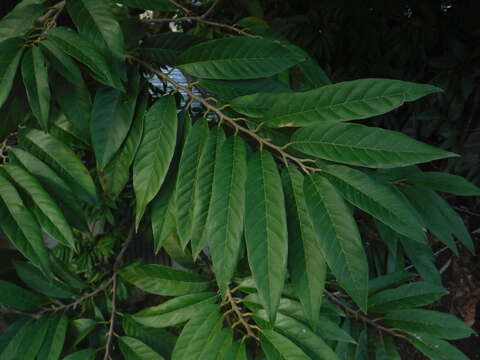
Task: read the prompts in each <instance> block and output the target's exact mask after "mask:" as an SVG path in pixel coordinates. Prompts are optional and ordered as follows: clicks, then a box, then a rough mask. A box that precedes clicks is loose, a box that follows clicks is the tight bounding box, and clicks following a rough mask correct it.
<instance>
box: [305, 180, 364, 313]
mask: <svg viewBox="0 0 480 360" xmlns="http://www.w3.org/2000/svg"><path fill="white" fill-rule="evenodd" d="M304 191H305V198H306V202H307V206H308V210H309V213H310V217H311V219H312V222H313V225H314V227H315V230H316V231H317V234H318V236H319V239H320V247H321V248H322V250H323V254H324V257H325V260H326V261H327V264H328V266H329V267H330V269H331V270H332V272H333V274H334V275H335V277H336V279H337V281H338V282H339V284H340V286H342V287H343V288H344V289H345V291H346V292H347V293H348V294H349V295H350V296H351V297H352V298H353V299H354V300H355V302H356V303H357V304H358V306H360V308H361V309H363V310H366V308H367V294H368V262H367V257H366V255H365V251H364V249H363V246H362V241H361V239H360V234H359V232H358V228H357V224H356V223H355V220H354V219H353V216H352V214H351V212H350V209H349V208H348V207H347V206H346V204H345V203H344V202H343V199H342V198H341V197H340V195H339V194H338V193H337V191H336V190H335V188H334V187H333V185H332V184H330V183H329V182H328V180H327V179H325V178H323V177H321V176H319V175H311V176H309V177H307V178H306V179H305V189H304Z"/></svg>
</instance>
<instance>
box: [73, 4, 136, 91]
mask: <svg viewBox="0 0 480 360" xmlns="http://www.w3.org/2000/svg"><path fill="white" fill-rule="evenodd" d="M67 10H68V13H69V15H70V17H71V18H72V20H73V22H74V24H75V26H76V27H77V29H78V31H79V33H80V34H81V35H82V36H83V37H84V38H85V39H87V40H88V41H90V42H91V43H92V44H93V45H94V46H95V48H96V49H98V50H99V51H100V52H101V53H102V54H103V55H104V56H105V59H106V60H107V63H108V65H109V68H110V71H111V73H112V75H113V80H114V82H115V84H116V86H115V87H116V88H117V89H121V88H122V83H121V81H120V79H121V80H126V78H127V73H126V71H125V64H124V60H123V58H124V42H123V32H122V29H121V28H120V24H119V23H118V21H117V20H116V18H115V16H114V14H113V12H112V9H111V6H109V4H108V3H107V2H104V1H97V0H67Z"/></svg>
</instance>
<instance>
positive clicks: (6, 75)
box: [0, 20, 24, 107]
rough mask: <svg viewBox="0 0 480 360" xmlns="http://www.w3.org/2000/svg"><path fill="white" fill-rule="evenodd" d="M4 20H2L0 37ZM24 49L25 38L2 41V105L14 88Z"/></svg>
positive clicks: (0, 98)
mask: <svg viewBox="0 0 480 360" xmlns="http://www.w3.org/2000/svg"><path fill="white" fill-rule="evenodd" d="M3 21H4V20H3ZM3 21H2V22H0V38H1V31H2V26H1V24H2V23H3ZM23 50H24V47H23V39H21V38H13V39H8V40H4V41H2V42H0V107H2V106H3V104H4V103H5V101H6V100H7V98H8V95H9V94H10V91H11V90H12V86H13V81H14V80H15V75H16V73H17V69H18V65H19V63H20V59H21V58H22V54H23Z"/></svg>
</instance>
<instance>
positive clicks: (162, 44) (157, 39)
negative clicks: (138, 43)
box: [139, 0, 202, 66]
mask: <svg viewBox="0 0 480 360" xmlns="http://www.w3.org/2000/svg"><path fill="white" fill-rule="evenodd" d="M166 1H167V2H168V0H166ZM201 41H202V38H200V37H198V36H193V35H190V34H187V33H183V32H167V33H163V34H157V35H154V36H150V37H147V38H146V39H145V40H144V42H143V43H142V47H141V48H140V49H139V51H140V54H142V57H143V58H144V59H146V60H149V61H152V62H154V63H157V64H159V65H170V66H173V65H175V63H176V61H177V57H178V55H180V53H181V52H182V51H185V50H187V49H188V48H189V47H190V46H193V45H196V44H198V43H199V42H201Z"/></svg>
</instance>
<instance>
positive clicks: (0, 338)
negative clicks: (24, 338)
mask: <svg viewBox="0 0 480 360" xmlns="http://www.w3.org/2000/svg"><path fill="white" fill-rule="evenodd" d="M29 321H32V320H29V319H27V318H25V317H23V318H20V319H19V320H16V321H15V322H13V323H12V324H10V325H8V326H7V327H6V329H5V330H4V331H3V332H2V335H0V356H1V354H2V352H3V350H4V349H5V348H6V347H7V346H8V344H9V343H10V342H11V341H12V339H14V338H18V334H19V333H20V334H21V333H22V328H23V327H24V326H25V324H26V323H28V322H29Z"/></svg>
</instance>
